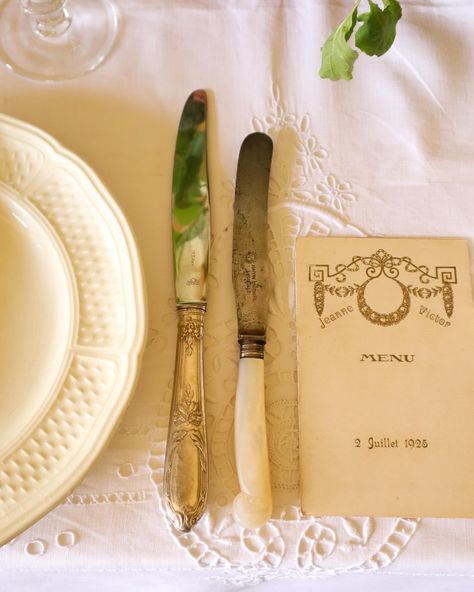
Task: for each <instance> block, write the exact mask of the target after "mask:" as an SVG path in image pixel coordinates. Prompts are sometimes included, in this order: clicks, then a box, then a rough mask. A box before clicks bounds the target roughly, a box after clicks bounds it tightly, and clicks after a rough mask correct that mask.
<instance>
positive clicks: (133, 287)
mask: <svg viewBox="0 0 474 592" xmlns="http://www.w3.org/2000/svg"><path fill="white" fill-rule="evenodd" d="M0 187H1V188H3V191H4V192H7V193H8V196H9V198H10V199H11V200H12V202H14V203H17V204H19V206H21V207H22V208H24V209H25V211H27V212H28V215H30V216H32V217H33V218H35V219H36V220H37V221H38V224H40V225H42V226H43V227H44V228H45V229H46V231H47V233H49V235H50V237H51V241H52V244H54V245H56V248H57V249H58V252H59V255H60V257H61V259H62V261H63V263H64V273H65V274H66V275H67V276H68V284H69V286H70V291H71V302H70V304H69V305H70V306H71V309H72V327H71V337H70V339H69V346H68V351H67V352H65V353H66V355H65V362H64V368H62V369H58V379H57V384H55V385H53V390H52V396H51V393H48V394H47V395H46V394H45V403H44V404H43V405H42V406H41V407H40V409H39V410H38V413H37V414H36V416H35V417H34V418H33V420H32V421H31V422H29V424H28V426H27V428H25V429H22V430H20V432H19V434H18V436H17V437H15V438H13V440H12V442H10V443H9V445H8V446H7V447H6V448H5V447H4V450H3V452H2V453H1V455H0V544H3V543H5V542H7V541H8V540H9V539H11V538H12V537H14V536H16V534H18V533H19V532H21V531H23V530H24V529H26V528H27V527H28V526H29V525H31V524H32V523H34V522H35V521H36V520H37V519H39V518H40V517H41V516H42V515H44V514H45V513H46V512H47V511H49V510H50V509H51V508H52V507H54V506H55V505H56V504H58V503H59V502H61V501H62V500H63V499H64V498H65V497H66V496H67V495H68V494H69V493H70V491H71V490H72V489H73V487H74V486H75V485H76V484H77V483H78V481H79V480H80V479H81V478H82V477H83V476H84V474H85V472H86V471H87V469H88V468H89V467H90V465H91V464H92V462H93V460H94V459H95V458H96V456H97V455H98V453H99V452H100V450H101V449H102V448H103V446H104V445H105V443H106V442H107V441H108V439H109V437H110V435H111V432H112V430H113V428H114V426H115V425H116V424H117V421H118V419H119V418H120V416H121V415H122V412H123V411H124V410H125V408H126V406H127V403H128V401H129V398H130V396H131V393H132V391H133V386H134V384H135V380H136V376H137V371H138V367H139V363H140V357H141V352H142V348H143V343H144V338H145V327H146V311H145V298H144V288H143V281H142V274H141V268H140V262H139V257H138V253H137V249H136V246H135V243H134V239H133V236H132V234H131V231H130V229H129V227H128V225H127V222H126V221H125V219H124V217H123V215H122V213H121V212H120V210H119V208H118V207H117V205H116V204H115V202H114V201H113V199H112V197H111V196H110V195H109V193H108V192H107V190H106V189H105V188H104V186H103V185H102V183H101V182H100V181H99V179H98V178H97V177H96V175H95V174H94V173H93V171H92V170H91V169H90V168H89V167H87V166H86V165H85V164H84V163H83V162H82V161H81V160H80V159H79V158H77V157H76V156H74V155H73V154H72V153H70V152H68V151H67V150H65V149H64V148H62V147H61V146H60V145H59V144H58V143H57V142H56V141H55V140H54V139H52V138H51V137H50V136H48V135H47V134H45V133H44V132H42V131H40V130H38V129H36V128H34V127H32V126H30V125H28V124H25V123H23V122H20V121H18V120H15V119H13V118H10V117H7V116H3V115H0ZM40 353H41V352H38V355H40ZM27 364H28V360H25V372H26V371H27Z"/></svg>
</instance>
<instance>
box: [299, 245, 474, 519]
mask: <svg viewBox="0 0 474 592" xmlns="http://www.w3.org/2000/svg"><path fill="white" fill-rule="evenodd" d="M296 291H297V315H296V325H297V345H298V383H299V387H298V388H299V395H298V396H299V430H300V472H301V503H302V510H303V512H304V513H305V514H313V515H318V516H320V515H338V516H340V515H342V516H357V515H359V516H360V515H362V516H405V517H408V516H412V517H414V516H432V517H452V518H456V517H474V306H473V297H472V287H471V267H470V260H469V244H468V242H467V241H465V240H461V239H392V238H390V239H387V238H315V237H310V238H300V239H298V241H297V247H296Z"/></svg>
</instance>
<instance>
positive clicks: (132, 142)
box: [0, 0, 474, 592]
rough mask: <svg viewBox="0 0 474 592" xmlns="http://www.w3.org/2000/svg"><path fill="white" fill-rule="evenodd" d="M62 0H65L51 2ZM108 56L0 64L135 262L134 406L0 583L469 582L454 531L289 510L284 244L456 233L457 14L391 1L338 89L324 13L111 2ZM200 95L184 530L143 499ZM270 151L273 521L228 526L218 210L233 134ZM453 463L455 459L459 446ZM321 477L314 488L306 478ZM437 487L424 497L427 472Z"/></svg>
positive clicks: (12, 550)
mask: <svg viewBox="0 0 474 592" xmlns="http://www.w3.org/2000/svg"><path fill="white" fill-rule="evenodd" d="M72 1H74V0H71V2H72ZM118 6H119V8H120V10H121V34H120V38H119V40H118V43H117V46H116V49H115V51H114V54H113V55H112V57H111V58H110V59H109V60H108V61H107V62H106V63H105V64H104V65H103V66H102V67H100V68H99V69H98V70H97V71H96V72H94V73H92V74H89V75H87V76H85V77H83V78H81V79H77V80H73V81H69V82H63V83H54V84H44V83H38V82H31V81H27V80H24V79H21V78H19V77H17V76H15V75H14V74H12V73H10V72H8V71H6V70H5V69H1V70H0V111H1V112H4V113H7V114H9V115H12V116H14V117H18V118H20V119H23V120H25V121H27V122H30V123H33V124H34V125H37V126H39V127H41V128H43V129H44V130H45V131H47V132H48V133H50V134H52V135H53V136H54V137H56V138H57V139H58V140H59V141H60V142H61V143H62V144H64V145H65V146H66V147H67V148H69V149H71V150H72V151H73V152H75V153H77V154H78V155H79V156H80V157H82V158H83V159H84V160H85V161H86V162H87V163H88V164H89V165H90V166H92V168H93V169H94V170H95V171H96V172H97V173H98V175H99V176H100V177H101V178H102V180H103V181H104V182H105V184H106V185H107V186H108V188H109V189H110V191H111V193H112V195H114V197H115V198H116V200H117V202H118V203H119V205H120V206H121V207H122V209H123V211H124V213H125V214H126V215H127V217H128V219H129V221H130V224H131V226H132V229H133V230H134V232H135V235H136V237H137V241H138V245H139V248H140V251H141V254H142V258H143V264H144V270H145V276H146V282H147V287H148V304H149V333H148V341H147V347H146V351H145V354H144V358H143V367H142V371H141V375H140V380H139V384H138V388H137V390H136V394H135V396H134V398H133V401H132V403H131V405H130V408H129V409H128V411H127V413H126V415H125V417H124V419H123V422H122V423H121V425H120V426H118V428H117V432H116V434H115V436H114V438H113V440H112V442H111V444H110V446H109V447H108V448H107V450H105V451H104V452H103V454H102V455H101V456H100V459H99V460H98V461H97V462H96V463H95V465H94V466H93V467H92V469H91V470H90V472H89V473H88V475H87V477H86V478H85V480H84V481H83V483H82V484H81V485H80V486H79V487H78V488H77V489H76V490H75V491H74V492H73V493H72V494H71V495H70V496H69V497H68V498H67V499H66V500H64V503H62V504H61V505H59V506H58V507H57V508H56V509H54V510H53V511H52V512H51V513H50V514H49V515H47V516H46V517H45V518H43V519H42V520H41V521H40V522H39V523H37V524H36V525H34V526H32V527H31V528H30V529H29V530H27V531H26V532H24V533H23V534H21V535H20V536H18V537H17V538H16V539H15V540H14V541H12V542H11V543H10V544H8V545H6V546H5V547H3V548H2V549H1V550H0V583H1V584H0V589H1V590H12V591H23V590H31V589H33V588H32V587H33V586H35V589H36V590H43V589H44V590H46V589H47V590H48V591H49V592H51V591H53V592H54V591H56V590H63V589H65V587H66V586H67V587H68V588H67V589H68V590H70V591H71V592H76V590H82V589H83V588H84V589H85V588H86V587H87V589H89V590H99V589H101V590H104V591H105V590H122V589H123V590H125V589H127V590H152V589H157V587H158V585H159V586H160V587H159V589H160V590H178V589H185V587H187V588H189V589H191V590H220V589H228V588H229V589H232V587H233V586H235V585H236V584H240V585H250V584H258V585H259V586H260V587H261V589H272V590H277V589H281V590H283V589H285V588H286V586H288V585H290V584H289V582H288V579H290V580H291V585H292V586H293V585H294V586H295V587H296V588H297V589H308V590H309V589H313V588H314V586H315V583H314V579H315V578H317V579H321V580H324V581H319V582H318V585H319V586H321V589H322V590H328V591H333V590H337V591H342V590H349V589H351V590H352V589H354V588H355V589H365V590H369V591H370V590H375V589H380V588H381V587H383V589H384V590H392V589H393V590H395V589H400V588H401V587H402V586H406V587H405V588H404V589H409V590H425V589H426V590H456V591H457V590H471V589H472V588H473V587H474V579H473V578H474V521H472V520H434V519H416V518H403V517H400V518H395V519H394V518H387V519H373V518H369V517H367V518H316V517H303V516H301V513H300V510H299V506H298V447H297V442H298V432H297V382H296V379H297V377H296V359H295V328H294V314H295V296H294V285H293V271H294V245H295V239H296V237H297V236H307V235H316V236H327V235H354V236H362V235H364V236H365V235H369V236H372V235H386V236H456V237H458V236H459V237H468V238H469V239H470V240H471V243H472V240H473V239H474V166H473V163H474V111H473V110H472V107H471V105H472V96H473V95H474V65H473V62H472V56H473V55H474V37H473V36H472V35H471V34H470V33H471V25H470V23H472V22H473V20H474V3H472V2H470V1H468V0H465V1H463V0H431V1H429V2H422V1H421V0H420V1H416V0H405V1H403V0H402V7H403V10H404V16H403V18H402V20H401V21H400V23H399V26H398V35H397V39H396V42H395V44H394V46H393V47H392V49H391V50H390V51H389V53H388V54H387V55H385V56H384V57H382V58H380V59H376V58H368V57H367V56H361V57H360V58H359V59H358V60H357V62H356V64H355V69H354V80H353V81H351V82H350V83H347V82H339V83H333V82H330V81H327V80H321V79H320V78H319V77H318V69H319V60H320V46H321V45H322V43H323V41H324V39H325V38H326V37H327V35H328V34H329V32H330V31H331V30H332V29H333V28H334V26H335V25H336V24H337V23H338V22H340V21H341V20H342V18H344V16H345V15H346V14H347V13H348V12H349V10H350V9H351V8H352V3H351V2H346V1H343V0H339V1H337V0H153V1H152V0H121V1H119V2H118ZM196 88H205V89H207V91H208V93H209V97H210V107H209V172H210V179H211V199H212V234H213V243H212V267H211V276H210V280H209V306H208V315H207V321H206V349H205V373H206V376H205V383H206V395H207V413H208V432H209V451H210V456H211V463H210V494H209V506H208V511H207V513H206V514H205V516H204V517H203V518H202V520H201V521H200V522H199V524H198V525H197V526H196V527H195V529H194V530H193V531H192V532H191V533H189V534H180V533H178V532H176V531H174V530H173V529H172V528H171V527H170V526H169V525H168V524H167V522H166V520H165V518H164V517H163V513H162V508H161V502H160V493H161V483H162V467H163V460H164V452H165V438H166V430H167V421H168V419H167V415H168V411H169V405H170V396H171V385H172V378H173V363H174V353H175V338H176V317H175V312H174V299H173V294H174V292H173V282H172V266H171V233H170V227H169V220H170V190H171V173H172V163H173V151H174V143H175V137H176V129H177V124H178V120H179V116H180V113H181V109H182V106H183V104H184V101H185V99H186V97H187V95H188V94H189V92H190V91H192V90H194V89H196ZM254 130H260V131H265V132H266V133H268V134H270V135H271V137H272V138H273V141H274V160H273V165H272V178H271V187H270V199H269V224H270V233H271V234H270V242H269V245H270V258H271V263H272V273H273V280H274V290H273V292H272V296H271V309H270V319H269V331H268V346H267V358H266V385H267V392H266V395H267V421H268V432H269V448H270V457H271V474H272V483H273V492H274V500H275V511H274V516H273V520H272V521H271V522H269V523H268V524H267V525H266V526H264V527H263V528H261V529H260V530H258V531H246V530H243V529H242V528H241V527H239V526H238V525H236V524H235V523H234V521H233V519H232V517H231V512H230V504H231V502H232V499H233V497H234V495H235V493H236V487H237V481H236V473H235V467H234V459H233V442H232V439H233V432H232V430H233V397H234V391H235V383H236V373H237V357H238V349H237V344H236V319H235V311H234V301H233V293H232V285H231V269H230V261H231V229H232V202H233V187H234V178H235V170H236V163H237V156H238V151H239V148H240V144H241V142H242V140H243V138H244V137H245V136H246V135H247V134H248V133H250V132H252V131H254ZM462 453H463V454H471V453H472V451H463V452H462ZM321 486H322V487H323V486H324V483H322V484H321ZM440 487H443V482H442V475H440Z"/></svg>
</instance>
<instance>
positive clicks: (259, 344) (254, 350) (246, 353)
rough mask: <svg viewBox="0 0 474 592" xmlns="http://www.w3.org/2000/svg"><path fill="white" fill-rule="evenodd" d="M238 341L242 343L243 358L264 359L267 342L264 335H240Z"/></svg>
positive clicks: (241, 355) (241, 352)
mask: <svg viewBox="0 0 474 592" xmlns="http://www.w3.org/2000/svg"><path fill="white" fill-rule="evenodd" d="M238 343H239V345H240V357H241V358H259V359H261V360H263V359H264V357H265V343H266V339H265V338H264V337H257V338H256V337H255V336H254V335H239V338H238Z"/></svg>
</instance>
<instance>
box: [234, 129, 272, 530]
mask: <svg viewBox="0 0 474 592" xmlns="http://www.w3.org/2000/svg"><path fill="white" fill-rule="evenodd" d="M272 152H273V145H272V141H271V139H270V138H269V137H268V136H266V135H265V134H261V133H255V134H251V135H250V136H247V138H245V140H244V142H243V143H242V147H241V150H240V155H239V162H238V167H237V180H236V189H235V203H234V235H233V249H232V279H233V284H234V292H235V300H236V306H237V322H238V339H239V344H240V361H239V373H238V378H237V389H236V396H235V422H234V427H235V434H234V437H235V454H236V463H237V473H238V477H239V486H240V493H239V494H238V495H237V497H236V498H235V500H234V503H233V514H234V517H235V519H236V520H237V521H238V522H240V523H241V524H242V526H244V527H245V528H257V527H259V526H262V525H263V524H264V523H265V522H266V521H267V520H268V519H269V518H270V517H271V513H272V493H271V483H270V468H269V464H268V447H267V436H266V422H265V385H264V353H265V340H266V324H267V309H268V292H269V287H268V283H269V282H268V263H267V261H268V254H267V201H268V185H269V176H270V165H271V158H272Z"/></svg>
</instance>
